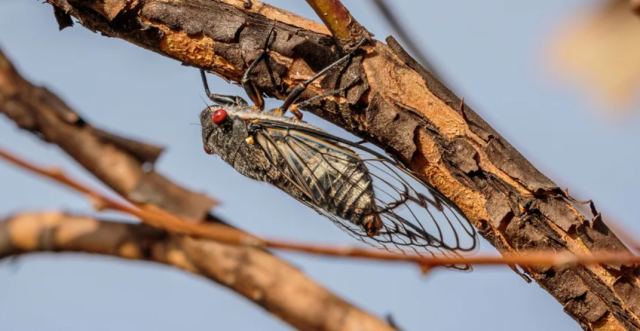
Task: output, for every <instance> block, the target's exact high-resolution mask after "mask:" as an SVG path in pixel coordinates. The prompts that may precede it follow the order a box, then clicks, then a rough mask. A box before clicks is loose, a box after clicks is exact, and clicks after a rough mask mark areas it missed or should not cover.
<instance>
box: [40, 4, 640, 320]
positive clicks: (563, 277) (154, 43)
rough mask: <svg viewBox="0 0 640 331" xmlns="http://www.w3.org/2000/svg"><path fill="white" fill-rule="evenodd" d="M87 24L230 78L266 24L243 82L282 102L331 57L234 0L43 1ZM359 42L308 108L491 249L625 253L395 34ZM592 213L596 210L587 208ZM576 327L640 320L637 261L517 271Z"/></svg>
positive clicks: (329, 44)
mask: <svg viewBox="0 0 640 331" xmlns="http://www.w3.org/2000/svg"><path fill="white" fill-rule="evenodd" d="M48 2H49V3H51V4H52V5H54V6H56V7H57V8H59V9H60V10H63V11H65V12H66V13H68V14H70V15H73V16H74V17H76V18H77V19H79V20H80V21H81V23H82V24H83V25H84V26H86V27H88V28H89V29H92V30H94V31H100V32H102V33H104V34H106V35H109V36H113V37H119V38H123V39H126V40H128V41H130V42H133V43H135V44H138V45H141V46H143V47H146V48H148V49H151V50H153V51H155V52H158V53H161V54H164V55H166V56H169V57H173V58H175V59H177V60H179V61H182V62H184V63H186V64H188V65H192V66H196V67H200V68H204V69H207V70H213V71H214V72H215V73H217V74H218V75H221V76H223V77H225V78H227V79H230V80H232V81H236V82H237V81H239V79H240V77H241V75H242V73H243V72H244V70H245V69H246V67H247V63H248V62H250V61H251V60H252V59H253V58H255V57H256V56H257V55H258V53H259V49H260V48H261V47H262V44H263V42H264V40H265V38H266V36H267V33H268V31H269V30H270V27H272V26H273V27H275V31H276V33H277V37H276V38H275V40H274V42H273V43H272V45H270V49H271V52H270V60H269V61H268V64H269V66H267V65H266V64H264V63H262V64H261V65H260V66H258V68H257V70H256V72H255V77H253V80H254V81H255V82H256V84H257V86H258V87H259V88H260V89H261V90H262V91H264V92H265V93H267V94H268V95H271V96H276V97H279V98H284V96H285V95H286V93H285V91H287V89H289V88H290V87H291V86H293V85H295V84H296V83H297V82H299V81H301V80H304V79H306V78H308V77H309V76H310V75H312V74H313V73H314V72H316V71H318V70H320V69H321V68H323V67H325V66H326V65H328V64H329V63H330V62H331V61H332V60H335V59H336V58H337V57H338V56H339V54H338V53H339V52H338V51H337V49H338V47H336V44H335V43H334V42H333V41H332V39H331V38H330V37H329V36H328V35H327V34H326V29H324V28H322V27H319V26H318V25H317V24H314V23H312V22H309V21H307V20H304V19H302V18H297V17H295V16H294V15H292V14H289V13H286V12H284V11H281V10H278V9H275V8H273V7H270V6H267V5H257V6H254V7H253V8H252V9H251V10H246V9H244V7H243V6H242V1H231V0H225V1H222V0H217V1H213V0H206V1H205V0H174V1H166V0H145V1H137V2H134V3H135V6H131V5H130V4H131V2H129V1H125V0H122V1H118V0H113V1H109V2H108V5H106V4H105V3H103V2H102V1H97V0H85V1H77V0H49V1H48ZM387 41H388V45H385V44H383V43H380V42H378V43H376V44H375V45H373V46H366V47H363V52H365V53H366V54H363V55H360V56H357V57H355V58H354V59H353V60H352V61H351V63H350V65H349V66H348V67H347V68H343V69H342V70H336V71H338V72H334V73H332V74H329V75H328V76H327V77H325V78H324V79H323V80H322V81H321V82H319V83H317V84H313V85H312V86H311V88H310V89H309V90H308V91H307V92H306V93H305V94H304V95H303V99H304V98H308V97H311V96H314V95H318V94H320V93H322V92H324V91H330V90H334V89H336V88H338V87H345V86H351V87H350V88H348V89H347V91H346V92H345V93H343V94H342V95H340V96H335V97H327V98H323V99H321V100H316V101H315V102H313V103H310V104H308V105H307V107H306V108H307V109H308V110H310V111H312V112H314V113H316V114H318V115H320V116H321V117H323V118H325V119H327V120H330V121H332V122H334V123H336V124H337V125H340V126H342V127H344V128H345V129H347V130H349V131H351V132H353V133H355V134H357V135H360V136H361V137H363V138H365V139H367V140H369V141H372V142H374V143H376V144H378V145H380V146H382V147H383V148H384V149H385V150H387V151H389V152H390V153H392V154H394V155H395V156H396V157H397V158H398V159H399V160H401V161H402V162H403V163H405V164H406V165H407V166H408V167H409V168H411V169H412V170H413V171H414V172H415V173H416V174H417V175H418V176H420V177H421V178H422V179H423V180H424V181H425V182H427V183H429V184H430V185H431V186H433V187H435V188H436V189H437V190H439V191H440V192H441V193H443V194H444V195H445V196H446V197H447V198H449V199H450V200H451V201H453V202H454V203H455V204H456V205H457V206H458V207H459V208H460V209H461V211H462V212H463V213H464V214H465V215H466V217H467V218H468V219H469V220H470V221H471V222H472V223H473V224H474V225H475V226H476V227H477V228H478V229H479V230H480V232H481V233H482V234H483V236H484V237H485V238H487V239H488V240H489V241H490V242H491V243H492V244H493V245H494V246H496V247H497V248H498V249H499V250H500V251H501V252H504V253H506V252H511V253H514V252H518V251H522V250H532V249H536V250H542V251H548V250H558V251H563V250H567V251H569V252H572V253H575V254H581V253H588V252H591V251H597V250H610V251H619V250H626V248H625V247H624V245H622V244H621V243H620V241H619V240H618V238H617V237H616V236H615V235H614V234H613V233H612V232H611V231H610V229H608V228H607V226H606V225H605V223H604V222H603V220H602V218H601V217H600V215H599V214H597V212H596V213H595V214H596V215H595V216H594V215H591V214H590V213H589V212H582V209H583V208H582V207H583V206H582V205H581V204H578V203H576V202H575V201H574V200H573V199H571V197H569V196H568V195H567V194H565V193H564V192H563V191H562V190H561V189H560V188H558V186H557V185H556V184H555V183H554V182H553V181H551V180H550V179H549V178H547V177H546V176H544V175H543V174H542V173H540V172H539V171H538V170H537V169H535V167H533V165H531V163H529V162H528V161H527V160H526V159H525V158H524V157H523V156H522V155H521V154H520V153H519V152H518V151H516V150H515V149H514V148H513V147H512V146H511V145H510V144H509V143H508V142H507V141H506V140H505V139H504V138H502V137H501V136H500V135H499V134H498V133H497V132H496V131H495V130H494V129H493V128H491V127H490V126H489V125H488V124H487V123H486V122H485V121H484V120H483V119H482V118H481V117H480V116H478V115H477V114H476V113H475V112H473V111H472V110H471V109H470V108H469V107H467V106H466V105H464V103H463V102H461V100H460V99H459V98H458V97H457V96H455V95H454V94H453V93H451V92H450V91H449V90H448V89H447V88H446V87H445V86H443V85H442V84H441V83H440V82H439V81H438V80H437V79H435V78H434V77H433V76H432V75H431V74H430V73H429V72H427V71H426V70H424V69H423V68H422V67H421V66H420V65H419V64H417V62H415V61H414V60H413V59H412V58H411V57H410V56H408V55H407V54H406V52H404V50H402V49H401V48H400V46H399V45H398V44H397V43H396V42H395V41H394V40H393V39H388V40H387ZM593 211H595V210H593ZM524 271H525V272H526V273H527V274H529V275H530V276H531V277H532V278H533V279H535V280H536V281H537V282H538V283H539V284H540V285H541V286H542V287H543V288H545V289H546V290H547V291H548V292H549V293H550V294H552V295H553V296H554V297H555V298H556V299H557V300H558V301H559V302H560V303H561V304H562V305H563V307H565V310H566V311H567V313H569V314H570V315H571V316H572V317H574V318H575V319H576V320H577V321H578V322H579V323H580V324H581V325H582V326H583V327H584V328H587V329H593V328H596V327H603V328H621V327H625V328H630V329H631V328H638V327H640V318H639V315H640V302H639V301H638V300H636V298H637V297H638V295H640V280H639V279H638V276H637V271H638V270H637V269H636V268H629V267H625V266H588V267H577V268H573V269H570V270H567V269H561V268H524Z"/></svg>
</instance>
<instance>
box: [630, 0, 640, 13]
mask: <svg viewBox="0 0 640 331" xmlns="http://www.w3.org/2000/svg"><path fill="white" fill-rule="evenodd" d="M629 5H630V6H631V10H633V11H634V12H635V13H636V14H638V15H640V0H629Z"/></svg>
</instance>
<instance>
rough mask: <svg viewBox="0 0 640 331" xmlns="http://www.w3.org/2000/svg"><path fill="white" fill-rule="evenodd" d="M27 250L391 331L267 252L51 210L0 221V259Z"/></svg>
mask: <svg viewBox="0 0 640 331" xmlns="http://www.w3.org/2000/svg"><path fill="white" fill-rule="evenodd" d="M32 252H82V253H93V254H102V255H110V256H116V257H121V258H125V259H130V260H141V261H151V262H157V263H162V264H166V265H170V266H174V267H177V268H180V269H183V270H185V271H188V272H191V273H193V274H197V275H201V276H203V277H206V278H208V279H210V280H212V281H215V282H217V283H220V284H222V285H225V286H228V287H229V288H231V289H233V290H234V291H235V292H236V293H238V294H241V295H243V296H245V297H247V298H248V299H250V300H251V301H253V302H255V303H257V304H260V305H261V306H262V307H263V308H265V309H266V310H268V311H269V312H271V313H272V314H273V315H275V316H278V317H280V318H282V319H283V320H284V321H285V322H287V323H289V324H291V325H292V326H294V327H296V328H298V329H301V330H353V331H359V330H387V331H390V330H393V328H391V327H390V326H388V325H387V324H385V323H384V322H382V321H381V320H378V319H376V318H373V317H372V316H370V315H368V314H366V313H365V312H363V311H361V310H359V309H356V308H354V307H353V306H351V305H350V304H349V303H347V302H346V301H344V300H342V299H340V298H338V297H336V296H335V295H333V294H331V293H330V292H329V291H327V290H326V289H324V288H323V287H321V286H319V285H318V284H317V283H315V282H313V281H312V280H310V279H309V278H307V277H306V276H305V275H304V274H303V273H301V272H300V271H299V270H297V269H296V268H294V267H292V266H291V265H288V264H285V263H283V262H282V260H280V259H279V258H278V257H275V256H273V255H271V254H269V253H266V252H263V251H260V250H256V249H252V248H248V247H237V246H226V245H221V244H218V243H215V242H212V241H207V240H198V239H193V238H189V237H184V236H172V235H166V234H164V233H162V232H160V231H158V230H155V229H153V228H149V227H147V226H144V225H135V224H125V223H118V222H110V221H105V220H96V219H93V218H90V217H85V216H78V215H68V214H63V213H58V212H47V213H25V214H18V215H15V216H13V217H10V218H8V219H6V220H2V221H0V259H2V258H5V257H9V256H15V255H19V254H25V253H32Z"/></svg>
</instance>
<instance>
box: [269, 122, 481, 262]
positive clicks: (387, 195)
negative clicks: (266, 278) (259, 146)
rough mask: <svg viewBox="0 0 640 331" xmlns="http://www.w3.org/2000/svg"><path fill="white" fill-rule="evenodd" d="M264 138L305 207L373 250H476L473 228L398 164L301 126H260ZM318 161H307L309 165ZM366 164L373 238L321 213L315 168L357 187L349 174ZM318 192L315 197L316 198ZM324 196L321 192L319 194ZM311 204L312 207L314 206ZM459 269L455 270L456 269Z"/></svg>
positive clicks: (320, 187)
mask: <svg viewBox="0 0 640 331" xmlns="http://www.w3.org/2000/svg"><path fill="white" fill-rule="evenodd" d="M261 126H262V127H263V128H264V130H262V131H261V134H264V135H265V138H263V139H259V140H258V141H261V140H262V141H265V142H266V141H270V143H269V144H268V145H267V146H263V149H265V150H268V149H273V148H276V149H277V150H278V153H281V155H284V156H285V159H286V160H287V162H286V163H287V167H288V169H287V170H286V172H287V173H289V174H290V176H291V177H293V180H295V181H296V182H298V183H299V185H300V186H304V187H306V188H308V189H307V192H309V194H310V196H311V197H312V199H310V201H311V203H306V202H305V203H306V204H307V205H309V206H310V207H312V208H314V209H315V210H316V211H318V212H320V213H321V214H323V215H325V216H326V217H328V218H329V219H331V220H332V221H333V222H334V223H336V224H338V225H339V226H340V227H341V228H342V229H343V230H345V231H346V232H347V233H349V234H350V235H352V236H354V237H355V238H358V239H360V240H361V241H364V242H368V243H371V244H373V245H374V246H376V247H382V248H386V249H388V250H394V251H402V252H416V253H419V254H420V253H425V252H427V253H429V254H432V255H438V254H443V255H450V254H456V252H458V251H471V250H473V249H475V247H476V246H477V236H476V232H475V229H474V228H473V226H472V225H471V224H470V223H469V222H468V221H467V220H466V218H465V217H464V216H462V214H461V213H460V212H459V211H458V209H457V208H456V207H455V205H453V204H452V203H451V202H449V201H448V200H447V199H446V198H444V197H443V196H442V195H441V194H439V193H438V192H437V191H436V190H435V189H433V188H431V187H430V186H428V185H426V184H424V183H423V182H422V181H420V180H418V179H417V178H416V177H415V176H414V175H413V174H412V173H411V172H410V171H409V170H407V169H405V168H404V167H403V166H402V165H401V164H400V163H399V162H397V161H395V160H393V159H391V158H389V157H387V156H385V155H383V154H381V153H378V152H376V151H375V150H374V149H373V148H370V147H368V146H365V145H363V144H356V143H353V142H350V141H348V140H345V139H342V138H339V137H335V136H333V135H330V134H328V133H325V132H323V131H320V130H317V129H313V128H310V127H308V126H306V125H295V124H292V123H286V124H284V125H283V124H282V123H279V122H270V121H264V122H261ZM310 159H313V160H318V161H317V162H311V164H309V162H308V160H310ZM361 164H364V165H366V167H367V169H368V171H367V173H368V176H370V178H371V182H372V188H373V191H374V198H375V213H377V214H378V216H379V217H380V220H381V221H382V228H381V229H380V230H379V232H378V233H377V234H376V235H375V236H368V235H367V231H366V230H365V229H364V228H363V227H361V226H359V225H355V224H353V223H351V222H349V221H348V220H345V219H342V218H340V217H337V216H336V215H333V214H331V213H328V212H327V211H326V210H324V209H323V208H321V206H322V203H323V202H325V201H326V199H328V196H329V195H328V192H324V189H323V188H326V187H327V186H326V185H325V183H322V182H321V180H322V177H321V176H317V175H316V173H317V172H316V171H315V170H316V167H330V168H331V169H332V171H337V172H341V176H340V178H341V180H339V181H335V182H334V185H362V181H361V180H360V178H355V177H354V174H355V173H354V172H352V171H351V172H350V171H349V170H350V169H355V168H357V166H358V165H361ZM318 192H320V194H318ZM322 192H324V193H322ZM314 204H315V205H314ZM458 267H459V266H458Z"/></svg>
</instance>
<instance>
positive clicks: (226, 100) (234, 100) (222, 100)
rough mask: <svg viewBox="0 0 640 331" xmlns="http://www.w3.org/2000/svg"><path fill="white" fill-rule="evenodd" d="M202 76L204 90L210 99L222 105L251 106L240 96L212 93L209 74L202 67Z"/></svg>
mask: <svg viewBox="0 0 640 331" xmlns="http://www.w3.org/2000/svg"><path fill="white" fill-rule="evenodd" d="M200 76H201V77H202V85H203V86H204V92H205V93H206V94H207V97H208V98H209V100H211V101H213V102H215V103H217V104H219V105H222V106H238V107H248V106H249V105H248V104H247V101H246V100H245V99H243V98H242V97H240V96H237V95H226V94H218V93H211V91H210V90H209V83H208V82H207V75H206V74H205V72H204V70H202V69H200Z"/></svg>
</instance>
